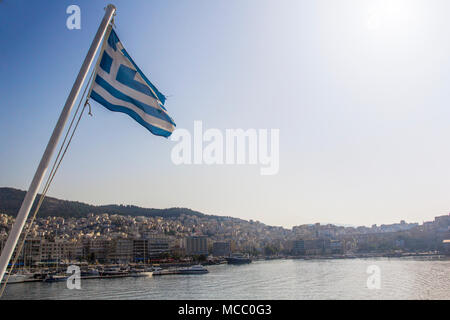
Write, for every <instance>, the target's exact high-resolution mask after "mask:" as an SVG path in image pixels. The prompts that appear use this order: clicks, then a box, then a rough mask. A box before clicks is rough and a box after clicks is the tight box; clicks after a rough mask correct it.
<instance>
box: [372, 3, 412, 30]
mask: <svg viewBox="0 0 450 320" xmlns="http://www.w3.org/2000/svg"><path fill="white" fill-rule="evenodd" d="M414 18H415V14H414V6H413V5H412V2H411V1H408V0H379V1H374V2H373V3H371V5H369V7H368V18H367V28H368V29H369V30H373V31H382V30H384V31H387V32H389V31H402V30H404V29H405V28H408V26H409V24H410V23H411V22H413V21H414Z"/></svg>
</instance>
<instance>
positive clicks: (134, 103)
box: [90, 30, 175, 137]
mask: <svg viewBox="0 0 450 320" xmlns="http://www.w3.org/2000/svg"><path fill="white" fill-rule="evenodd" d="M104 48H105V49H104V51H103V54H102V56H101V57H100V59H101V60H100V64H99V67H98V69H97V73H96V75H95V79H94V84H93V87H92V91H91V95H90V97H91V98H92V99H94V100H95V101H97V102H98V103H100V104H101V105H103V106H104V107H106V108H107V109H109V110H111V111H115V112H123V113H126V114H128V115H129V116H130V117H132V118H133V119H134V120H136V121H137V122H139V123H140V124H141V125H142V126H144V127H145V128H147V129H148V130H149V131H150V132H151V133H153V134H155V135H157V136H163V137H168V136H170V135H171V134H172V132H173V130H174V129H175V123H174V121H173V120H172V118H171V117H170V116H169V115H168V114H167V111H166V108H165V107H164V102H165V101H166V97H165V96H164V95H163V94H162V93H161V92H159V91H158V89H156V87H155V86H154V85H153V84H152V83H151V82H150V81H149V80H148V79H147V77H146V76H145V75H144V74H143V73H142V71H141V70H140V69H139V68H138V66H137V65H136V64H135V63H134V61H133V59H131V57H130V55H129V54H128V53H127V51H126V50H125V49H124V47H123V45H122V43H121V42H120V40H119V38H118V37H117V34H116V33H115V32H114V30H111V34H110V36H109V37H108V42H107V43H106V44H105V45H104Z"/></svg>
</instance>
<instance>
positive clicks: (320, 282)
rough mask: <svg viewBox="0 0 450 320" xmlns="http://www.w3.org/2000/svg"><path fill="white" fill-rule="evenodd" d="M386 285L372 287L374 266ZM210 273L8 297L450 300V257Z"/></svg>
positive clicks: (11, 292) (288, 264) (42, 286)
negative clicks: (368, 271) (368, 282)
mask: <svg viewBox="0 0 450 320" xmlns="http://www.w3.org/2000/svg"><path fill="white" fill-rule="evenodd" d="M370 266H377V267H378V268H379V269H378V268H377V267H375V269H378V270H379V271H380V289H368V287H367V279H368V277H370V274H368V273H367V270H368V267H370ZM207 268H208V270H209V271H210V272H209V273H208V274H204V275H171V276H159V277H158V276H155V277H150V278H121V279H96V280H82V282H81V287H82V288H81V290H69V289H67V286H66V283H65V282H60V283H40V282H39V283H27V284H11V285H9V286H8V288H7V290H6V293H5V296H4V298H6V299H283V300H284V299H446V300H449V299H450V261H449V260H447V261H440V260H417V259H405V258H403V259H384V258H382V259H353V260H306V261H305V260H273V261H256V262H253V263H252V264H249V265H243V266H233V265H219V266H208V267H207Z"/></svg>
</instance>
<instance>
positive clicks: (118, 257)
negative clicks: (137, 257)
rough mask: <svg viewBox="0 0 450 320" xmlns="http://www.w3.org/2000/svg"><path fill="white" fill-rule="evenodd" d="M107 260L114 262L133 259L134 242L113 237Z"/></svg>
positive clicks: (125, 261)
mask: <svg viewBox="0 0 450 320" xmlns="http://www.w3.org/2000/svg"><path fill="white" fill-rule="evenodd" d="M112 242H113V244H112V250H111V252H110V254H109V256H108V260H109V261H111V262H115V263H128V262H130V261H133V249H134V245H133V244H134V242H133V240H131V239H115V240H113V241H112Z"/></svg>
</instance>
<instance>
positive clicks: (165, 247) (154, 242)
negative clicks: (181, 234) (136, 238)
mask: <svg viewBox="0 0 450 320" xmlns="http://www.w3.org/2000/svg"><path fill="white" fill-rule="evenodd" d="M147 241H148V256H149V257H151V258H152V257H159V256H161V255H164V254H169V253H170V251H171V250H170V244H169V239H168V238H167V237H164V236H159V235H152V236H150V237H149V238H148V239H147Z"/></svg>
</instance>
